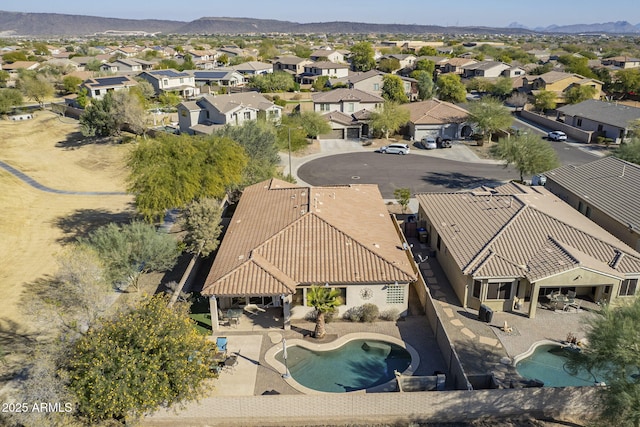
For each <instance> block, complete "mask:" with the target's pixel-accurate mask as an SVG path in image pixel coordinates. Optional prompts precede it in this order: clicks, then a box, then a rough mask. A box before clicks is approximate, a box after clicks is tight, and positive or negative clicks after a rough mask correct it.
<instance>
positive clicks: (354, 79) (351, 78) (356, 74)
mask: <svg viewBox="0 0 640 427" xmlns="http://www.w3.org/2000/svg"><path fill="white" fill-rule="evenodd" d="M383 75H384V73H383V72H382V71H378V70H369V71H350V72H349V75H348V76H347V77H340V78H338V79H331V80H330V83H331V85H336V84H339V83H344V84H348V83H349V82H351V83H358V82H361V81H363V80H367V79H370V78H371V77H376V76H383Z"/></svg>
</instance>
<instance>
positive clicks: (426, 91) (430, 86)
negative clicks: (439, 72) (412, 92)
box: [411, 71, 436, 101]
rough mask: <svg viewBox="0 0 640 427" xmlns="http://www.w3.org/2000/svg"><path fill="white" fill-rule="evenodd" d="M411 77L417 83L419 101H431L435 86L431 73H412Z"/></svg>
mask: <svg viewBox="0 0 640 427" xmlns="http://www.w3.org/2000/svg"><path fill="white" fill-rule="evenodd" d="M411 76H412V77H413V78H414V79H416V80H417V81H418V83H417V86H418V98H419V99H420V100H421V101H424V100H427V99H431V98H433V96H434V95H435V89H436V88H435V85H434V83H433V79H432V78H431V73H429V72H427V71H414V72H413V73H411Z"/></svg>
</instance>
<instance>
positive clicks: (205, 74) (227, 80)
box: [190, 68, 245, 87]
mask: <svg viewBox="0 0 640 427" xmlns="http://www.w3.org/2000/svg"><path fill="white" fill-rule="evenodd" d="M190 73H191V74H193V77H194V79H195V82H196V85H198V86H204V85H209V86H214V85H216V86H225V87H229V86H232V87H235V86H243V85H244V84H245V78H244V76H243V75H242V74H240V73H238V72H237V71H231V70H228V69H220V68H218V69H213V70H210V71H190Z"/></svg>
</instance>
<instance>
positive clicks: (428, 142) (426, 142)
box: [420, 136, 438, 150]
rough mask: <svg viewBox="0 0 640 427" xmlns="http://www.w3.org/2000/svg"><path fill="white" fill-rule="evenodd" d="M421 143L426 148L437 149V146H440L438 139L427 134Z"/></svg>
mask: <svg viewBox="0 0 640 427" xmlns="http://www.w3.org/2000/svg"><path fill="white" fill-rule="evenodd" d="M420 144H421V145H422V148H424V149H425V150H435V149H436V148H438V144H437V143H436V140H435V139H434V138H432V137H430V136H425V137H424V138H422V140H421V141H420Z"/></svg>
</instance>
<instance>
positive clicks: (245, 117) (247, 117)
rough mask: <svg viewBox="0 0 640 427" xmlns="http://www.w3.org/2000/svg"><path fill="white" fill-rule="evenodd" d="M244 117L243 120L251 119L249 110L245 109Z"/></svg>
mask: <svg viewBox="0 0 640 427" xmlns="http://www.w3.org/2000/svg"><path fill="white" fill-rule="evenodd" d="M244 119H245V120H251V112H250V111H245V112H244Z"/></svg>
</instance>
